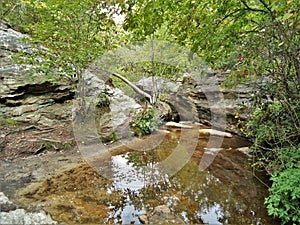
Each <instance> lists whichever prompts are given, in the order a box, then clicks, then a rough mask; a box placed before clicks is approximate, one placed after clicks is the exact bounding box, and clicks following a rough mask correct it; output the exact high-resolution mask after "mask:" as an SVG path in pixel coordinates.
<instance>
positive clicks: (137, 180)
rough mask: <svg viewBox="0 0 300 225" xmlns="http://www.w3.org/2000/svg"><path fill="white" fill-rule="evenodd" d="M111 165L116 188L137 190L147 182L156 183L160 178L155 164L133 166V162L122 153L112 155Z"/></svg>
mask: <svg viewBox="0 0 300 225" xmlns="http://www.w3.org/2000/svg"><path fill="white" fill-rule="evenodd" d="M112 167H113V171H114V178H113V181H114V188H115V189H116V190H124V189H129V190H131V191H138V190H140V189H142V188H144V187H145V186H146V185H148V184H152V183H157V181H159V179H158V178H159V177H160V178H162V177H161V175H160V174H159V172H158V170H157V168H156V167H155V165H152V167H151V166H149V165H147V166H146V167H142V166H141V167H134V165H133V163H130V162H129V161H128V159H127V158H126V157H124V155H116V156H113V157H112Z"/></svg>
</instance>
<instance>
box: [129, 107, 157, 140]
mask: <svg viewBox="0 0 300 225" xmlns="http://www.w3.org/2000/svg"><path fill="white" fill-rule="evenodd" d="M158 125H159V121H158V120H157V119H155V111H154V109H150V110H149V109H145V110H143V111H142V112H141V113H139V114H138V115H137V116H136V118H135V120H134V121H133V122H131V123H130V126H131V127H132V129H133V132H134V134H135V135H136V136H139V137H140V136H143V135H147V134H151V132H153V131H155V130H157V128H158Z"/></svg>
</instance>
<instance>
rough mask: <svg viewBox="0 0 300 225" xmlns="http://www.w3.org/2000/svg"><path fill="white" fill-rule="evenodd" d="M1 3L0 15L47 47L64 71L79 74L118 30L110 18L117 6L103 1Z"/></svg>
mask: <svg viewBox="0 0 300 225" xmlns="http://www.w3.org/2000/svg"><path fill="white" fill-rule="evenodd" d="M1 6H2V7H1V13H0V15H1V18H2V19H4V20H6V21H7V22H9V23H10V24H11V25H12V26H13V27H14V28H15V29H18V30H20V31H22V32H25V33H27V34H29V35H30V37H31V38H32V40H31V41H32V42H36V43H41V44H43V45H44V46H46V47H48V48H49V50H48V51H49V52H51V53H52V54H51V61H52V62H54V63H55V67H61V68H63V69H65V70H66V71H65V72H72V73H76V75H79V74H80V72H81V71H82V70H83V69H84V68H85V67H86V66H87V64H88V63H89V62H91V61H92V60H93V59H95V58H96V57H97V56H99V55H100V54H102V53H103V51H105V50H106V49H109V48H112V47H114V46H115V45H117V43H118V40H119V39H118V38H117V35H118V34H119V32H120V30H119V29H118V28H117V26H116V25H115V23H114V21H113V19H112V14H113V13H114V12H115V13H117V7H116V6H115V7H112V6H113V5H110V4H108V3H106V1H96V0H83V1H82V0H75V1H73V0H65V1H60V0H13V1H11V0H2V1H1ZM47 66H48V65H47V64H46V65H45V68H46V69H47ZM50 66H51V67H52V66H53V65H50Z"/></svg>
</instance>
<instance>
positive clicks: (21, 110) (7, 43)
mask: <svg viewBox="0 0 300 225" xmlns="http://www.w3.org/2000/svg"><path fill="white" fill-rule="evenodd" d="M24 38H27V37H26V36H25V35H24V34H21V33H19V32H17V31H15V30H13V29H11V28H10V27H9V26H8V25H7V24H5V23H4V22H2V21H0V58H1V61H0V81H1V83H0V116H6V117H14V119H15V120H17V121H21V122H36V123H40V124H44V125H47V123H48V122H50V120H51V121H54V120H55V119H67V118H68V117H69V115H66V113H65V112H63V111H64V110H62V111H61V110H55V109H53V108H56V107H58V106H61V104H60V103H63V102H64V101H65V100H68V99H72V98H73V95H74V91H73V89H74V88H73V87H72V82H71V81H70V80H69V79H67V78H64V77H62V76H59V73H58V72H57V71H56V69H55V68H53V70H52V75H51V77H49V74H47V73H43V72H38V71H41V70H39V67H40V65H29V64H24V63H18V61H20V60H21V59H22V55H23V56H24V55H25V57H26V56H30V57H31V56H35V55H36V57H40V55H41V54H40V53H41V52H42V51H45V49H43V48H42V47H37V48H36V47H32V46H31V45H30V44H29V43H27V42H25V41H23V39H24ZM41 61H43V59H42V58H41ZM57 103H58V105H57ZM47 107H51V108H52V110H51V111H52V112H54V111H56V113H57V115H56V116H55V115H53V114H51V113H49V114H48V113H47V112H46V111H47V110H46V111H45V110H44V109H45V108H47ZM37 111H39V113H35V112H37ZM58 113H60V115H58ZM55 117H57V118H55Z"/></svg>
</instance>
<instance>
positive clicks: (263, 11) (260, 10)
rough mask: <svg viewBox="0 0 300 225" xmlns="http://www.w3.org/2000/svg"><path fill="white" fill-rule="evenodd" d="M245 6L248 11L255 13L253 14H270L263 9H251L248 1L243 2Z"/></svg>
mask: <svg viewBox="0 0 300 225" xmlns="http://www.w3.org/2000/svg"><path fill="white" fill-rule="evenodd" d="M242 3H243V5H244V6H245V7H246V9H247V10H249V11H253V12H262V13H268V12H267V11H265V10H263V9H255V8H251V7H250V6H249V5H248V4H247V2H246V0H242Z"/></svg>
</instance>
